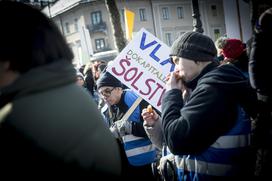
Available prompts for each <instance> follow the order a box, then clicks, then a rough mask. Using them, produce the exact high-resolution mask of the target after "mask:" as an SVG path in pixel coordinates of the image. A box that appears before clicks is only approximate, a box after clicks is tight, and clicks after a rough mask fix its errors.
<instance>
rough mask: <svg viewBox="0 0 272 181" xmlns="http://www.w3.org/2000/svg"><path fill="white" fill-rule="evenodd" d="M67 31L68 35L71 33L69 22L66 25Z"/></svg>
mask: <svg viewBox="0 0 272 181" xmlns="http://www.w3.org/2000/svg"><path fill="white" fill-rule="evenodd" d="M65 31H66V33H67V34H69V33H70V25H69V23H68V22H66V23H65Z"/></svg>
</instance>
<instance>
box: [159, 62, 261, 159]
mask: <svg viewBox="0 0 272 181" xmlns="http://www.w3.org/2000/svg"><path fill="white" fill-rule="evenodd" d="M188 86H189V87H191V88H193V92H192V93H191V96H190V97H189V100H188V102H187V103H186V104H184V102H183V100H182V93H181V91H180V90H178V89H173V90H170V91H168V92H166V94H165V96H164V98H163V101H162V125H163V131H164V135H165V140H166V143H167V146H168V147H169V149H170V150H171V152H172V153H174V154H197V153H200V152H202V151H203V150H205V149H206V148H208V147H209V146H210V145H211V144H213V143H214V142H215V141H216V139H217V138H218V137H219V136H221V135H223V134H224V133H226V132H227V131H228V130H230V129H231V128H232V127H233V126H234V124H235V121H236V117H237V105H238V104H240V105H242V106H243V107H245V109H246V110H247V111H251V112H254V106H255V103H256V96H255V94H254V91H253V90H252V89H251V87H250V84H249V81H248V79H247V78H246V77H245V76H244V75H243V73H242V72H241V71H240V70H239V69H238V68H236V67H235V66H234V65H231V64H225V65H221V66H219V67H216V65H214V64H209V65H208V66H207V67H205V68H204V69H203V71H202V72H201V74H200V75H199V76H198V77H197V78H195V79H194V80H193V81H192V82H190V83H189V84H188ZM252 114H255V113H252Z"/></svg>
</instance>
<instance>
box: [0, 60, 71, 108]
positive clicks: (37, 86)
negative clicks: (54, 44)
mask: <svg viewBox="0 0 272 181" xmlns="http://www.w3.org/2000/svg"><path fill="white" fill-rule="evenodd" d="M75 80H76V71H75V69H74V68H73V65H72V64H71V63H68V62H67V61H62V60H60V61H57V62H53V63H51V64H48V65H44V66H40V67H37V68H34V69H31V70H30V71H28V72H26V73H24V74H22V75H21V76H20V77H19V78H18V79H17V80H15V81H14V82H13V83H12V84H11V85H9V86H7V87H4V88H2V89H1V90H0V93H1V94H0V107H1V106H3V105H4V104H5V103H7V102H9V101H10V100H12V99H14V98H19V97H23V96H26V95H28V94H33V93H36V92H42V91H44V90H49V89H53V88H56V87H59V86H61V85H65V84H69V83H72V82H75Z"/></svg>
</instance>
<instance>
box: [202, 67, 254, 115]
mask: <svg viewBox="0 0 272 181" xmlns="http://www.w3.org/2000/svg"><path fill="white" fill-rule="evenodd" d="M202 84H212V85H214V86H216V87H219V88H220V89H219V90H220V91H226V92H228V94H232V95H233V96H232V97H234V99H236V100H237V101H238V102H239V103H240V105H242V107H244V108H245V109H246V111H247V112H249V114H250V115H251V116H255V114H256V105H257V96H256V93H255V91H254V90H253V89H252V87H251V86H250V82H249V79H248V77H247V74H246V73H244V72H242V71H241V70H240V69H238V68H237V67H236V66H234V65H232V64H231V63H230V64H224V65H220V66H218V67H217V68H215V69H213V70H212V71H210V72H208V73H206V74H205V75H203V77H202V78H200V80H199V81H198V86H201V85H202Z"/></svg>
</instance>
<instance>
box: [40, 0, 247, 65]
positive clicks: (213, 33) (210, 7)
mask: <svg viewBox="0 0 272 181" xmlns="http://www.w3.org/2000/svg"><path fill="white" fill-rule="evenodd" d="M223 1H226V0H199V11H200V15H201V16H200V18H201V21H202V28H203V30H204V34H206V35H208V36H209V37H211V38H212V39H213V40H216V39H217V38H218V37H220V36H222V35H225V34H226V33H227V32H226V30H228V28H227V27H226V22H225V20H226V17H225V13H224V11H226V7H224V5H228V4H226V3H225V2H223ZM227 1H235V0H227ZM116 4H117V7H118V10H119V13H120V20H121V24H122V28H123V31H124V32H125V31H126V28H125V16H124V9H125V8H126V9H128V10H130V11H132V12H134V14H135V18H134V28H133V34H136V33H137V32H138V31H139V30H140V29H141V28H145V29H146V30H147V31H149V32H150V33H152V34H154V35H155V36H156V37H158V38H159V39H160V40H162V41H163V42H164V43H166V44H167V45H168V46H171V45H172V43H173V41H174V40H175V39H176V38H177V37H178V36H179V35H180V34H182V33H184V32H185V31H190V30H193V18H192V8H191V0H168V1H164V0H116ZM43 12H44V13H46V14H47V15H48V16H49V17H51V18H52V19H53V20H54V21H55V22H56V24H57V26H58V27H59V29H60V30H61V32H62V33H63V35H64V36H65V37H66V39H67V42H68V44H69V45H70V47H71V49H72V50H73V52H74V56H75V58H74V64H76V65H78V66H80V65H83V64H86V63H87V62H89V61H90V60H96V59H100V60H101V59H103V60H105V61H109V60H113V59H114V57H115V56H116V55H117V53H118V52H117V48H116V46H115V42H114V38H113V32H112V25H111V22H110V18H109V13H108V11H107V8H106V6H105V2H104V0H103V1H102V0H59V1H57V2H56V3H55V4H54V5H52V6H48V7H46V8H44V9H43ZM248 19H249V17H248ZM230 34H231V33H230ZM236 38H239V37H236Z"/></svg>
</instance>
